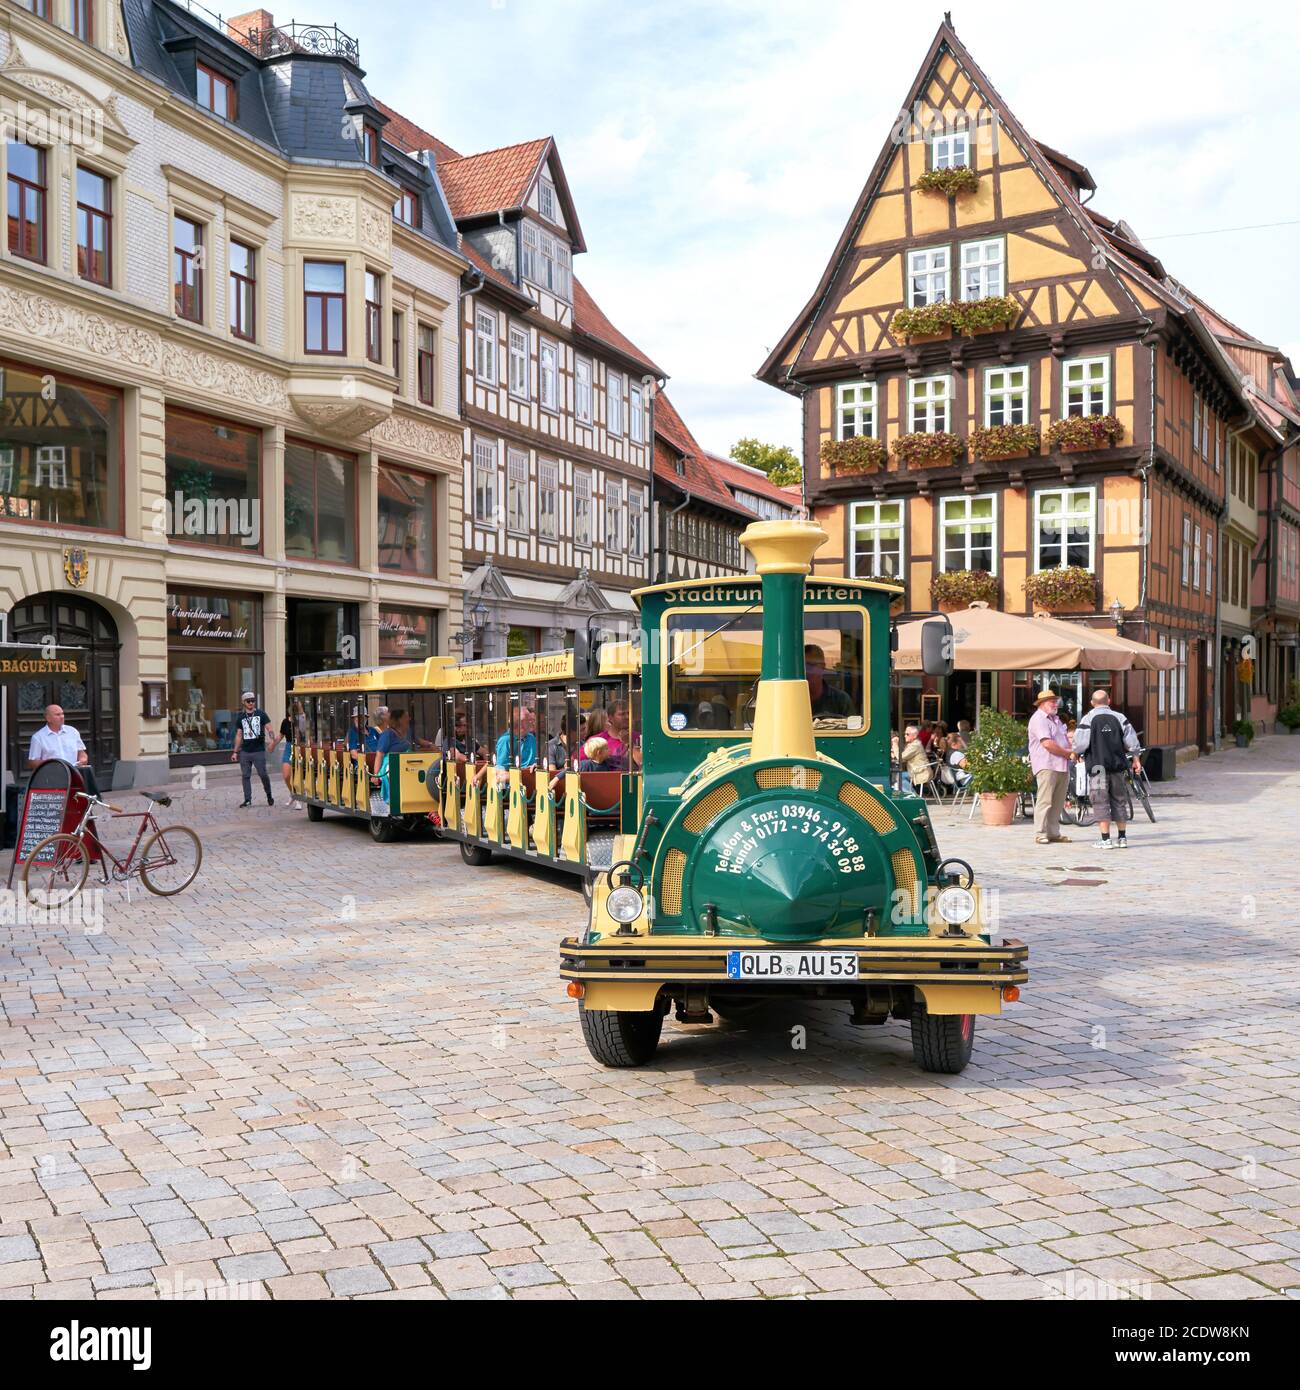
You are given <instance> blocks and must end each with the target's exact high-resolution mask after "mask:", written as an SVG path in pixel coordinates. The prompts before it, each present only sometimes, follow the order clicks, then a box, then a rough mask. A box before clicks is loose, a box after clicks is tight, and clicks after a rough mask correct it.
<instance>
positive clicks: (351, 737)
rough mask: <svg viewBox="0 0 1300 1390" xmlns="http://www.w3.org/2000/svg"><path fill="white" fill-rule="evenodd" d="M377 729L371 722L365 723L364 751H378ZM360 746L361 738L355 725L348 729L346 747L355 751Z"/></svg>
mask: <svg viewBox="0 0 1300 1390" xmlns="http://www.w3.org/2000/svg"><path fill="white" fill-rule="evenodd" d="M379 739H380V733H379V730H378V729H376V728H375V727H374V725H372V724H367V725H366V752H367V753H377V752H378V751H379ZM360 747H361V738H360V735H359V734H358V733H357V730H356V728H355V726H354V727H353V728H351V729H349V730H348V749H349V751H350V752H353V753H355V752H356V751H357V749H359V748H360Z"/></svg>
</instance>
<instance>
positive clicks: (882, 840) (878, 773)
mask: <svg viewBox="0 0 1300 1390" xmlns="http://www.w3.org/2000/svg"><path fill="white" fill-rule="evenodd" d="M825 539H826V536H825V533H824V532H823V531H822V530H821V528H820V527H819V526H817V525H816V524H815V523H813V522H800V521H790V522H760V523H756V524H755V525H752V526H751V527H749V529H748V530H747V531H746V532H745V534H744V535H743V536H742V537H741V541H742V544H744V545H745V546H746V547H747V548H748V549H749V550H750V551H751V552H752V553H753V554H754V556H755V559H756V561H757V568H758V576H757V577H756V578H754V577H749V578H740V579H729V580H717V579H713V580H696V581H681V582H678V583H673V584H665V585H659V586H656V587H653V588H649V589H645V590H642V591H640V593H639V594H637V595H636V597H637V599H638V601H639V603H640V605H641V617H642V630H641V670H642V691H641V704H642V713H643V719H642V745H641V748H642V755H643V756H642V769H641V784H640V786H639V788H638V792H639V797H638V801H639V804H638V807H637V815H636V816H635V817H633V818H631V819H629V818H626V817H625V819H624V833H621V834H620V835H619V837H618V839H617V841H616V845H615V850H614V854H615V860H616V862H615V863H614V864H613V865H611V866H610V868H609V870H607V871H606V872H604V873H603V874H601V875H600V876H599V878H598V879H597V882H596V888H595V893H594V896H593V901H592V905H591V911H590V917H589V921H588V925H587V928H586V930H585V931H584V932H583V933H582V934H581V936H579V937H575V938H572V939H569V940H566V941H565V942H564V943H563V944H562V946H561V975H562V977H563V978H565V979H566V980H567V981H568V982H569V985H568V989H569V994H570V995H571V996H572V997H574V998H575V999H577V1001H578V1010H579V1016H580V1021H581V1026H582V1032H583V1036H584V1038H585V1040H586V1042H587V1046H588V1048H589V1049H590V1051H591V1053H592V1055H593V1056H594V1057H595V1058H596V1059H597V1060H598V1061H600V1062H601V1063H603V1064H605V1065H607V1066H616V1067H619V1066H638V1065H641V1064H644V1063H645V1062H647V1061H648V1060H649V1059H650V1058H651V1057H652V1056H653V1054H654V1052H655V1049H656V1047H657V1045H658V1042H659V1038H660V1033H661V1030H662V1026H663V1019H664V1016H665V1015H666V1013H667V1012H668V1010H669V1009H670V1008H672V1009H675V1011H676V1016H677V1018H678V1019H679V1020H681V1021H683V1022H687V1023H702V1022H709V1021H711V1019H712V1016H713V1014H715V1013H716V1014H719V1015H721V1016H722V1017H724V1018H740V1017H744V1016H746V1015H748V1014H751V1013H754V1012H757V1011H758V1010H760V1009H762V1008H763V1006H764V1005H765V1004H766V1003H768V1002H770V1001H772V1000H774V999H777V998H787V999H788V998H789V997H791V996H792V995H803V996H806V997H809V998H814V999H822V1000H828V999H832V1000H842V1001H844V1002H845V1003H847V1004H848V1006H849V1007H850V1009H851V1016H852V1019H853V1022H854V1023H857V1024H883V1023H885V1022H887V1021H888V1020H889V1019H891V1018H893V1019H900V1020H905V1021H907V1022H908V1023H909V1024H910V1028H911V1034H912V1042H913V1050H914V1053H915V1056H916V1059H917V1061H918V1062H919V1064H920V1065H921V1066H922V1067H923V1068H924V1069H926V1070H930V1071H942V1072H957V1071H960V1070H962V1068H964V1067H965V1065H966V1063H967V1061H968V1060H969V1058H970V1055H971V1048H972V1045H973V1040H974V1033H975V1020H976V1017H977V1016H987V1015H993V1014H997V1013H1000V1012H1001V1009H1002V1005H1003V1002H1004V1000H1005V1001H1010V1000H1014V999H1015V998H1017V997H1018V994H1019V986H1020V985H1021V984H1023V983H1024V982H1025V980H1026V979H1027V978H1028V977H1027V972H1026V966H1025V961H1026V957H1027V951H1026V948H1025V947H1024V946H1023V945H1022V944H1021V943H1020V942H1017V941H1010V940H996V939H994V937H993V935H992V933H991V932H990V931H989V929H988V926H987V923H986V922H985V919H984V913H983V910H982V902H981V895H980V890H979V887H978V885H977V884H976V882H975V876H974V873H973V871H972V870H971V869H970V868H969V866H967V865H965V864H962V863H960V862H958V861H944V860H943V859H942V858H941V855H940V853H939V850H938V847H937V844H936V841H935V836H934V832H933V828H932V826H931V823H930V819H929V815H928V813H927V811H926V808H925V805H924V804H923V802H922V801H921V800H920V799H919V798H917V797H914V796H910V795H902V794H900V793H898V792H895V791H892V790H891V787H890V779H889V728H888V714H887V711H888V709H889V667H890V649H891V637H890V633H891V627H890V619H889V606H890V601H891V599H893V598H894V597H895V596H897V594H898V593H899V592H900V590H899V588H898V586H896V585H892V584H888V583H877V582H873V581H863V580H848V579H840V578H812V577H811V560H812V556H813V555H814V553H815V552H816V550H817V548H818V547H819V546H820V545H821V544H822V543H823V542H824V541H825ZM934 627H935V631H932V632H931V633H929V634H928V636H930V637H931V638H941V637H942V636H943V632H944V629H945V628H946V625H943V624H936V625H934ZM928 645H929V646H930V647H931V648H932V651H931V655H930V657H929V658H928V665H929V667H930V668H931V669H933V671H934V673H936V674H943V673H945V670H944V668H945V667H946V663H947V660H948V657H947V655H946V653H943V652H939V651H937V650H935V643H934V642H933V641H932V642H931V643H929V644H928Z"/></svg>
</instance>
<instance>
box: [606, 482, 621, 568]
mask: <svg viewBox="0 0 1300 1390" xmlns="http://www.w3.org/2000/svg"><path fill="white" fill-rule="evenodd" d="M623 528H624V517H623V480H622V479H621V478H606V479H605V553H606V554H607V555H621V554H622V553H623Z"/></svg>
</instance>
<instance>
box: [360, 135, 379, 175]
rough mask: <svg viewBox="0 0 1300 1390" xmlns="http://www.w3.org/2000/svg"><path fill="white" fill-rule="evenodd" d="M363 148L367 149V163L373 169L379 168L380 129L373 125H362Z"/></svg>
mask: <svg viewBox="0 0 1300 1390" xmlns="http://www.w3.org/2000/svg"><path fill="white" fill-rule="evenodd" d="M361 141H362V148H363V149H364V151H365V159H366V163H367V164H369V165H370V167H371V168H372V169H378V168H379V131H378V130H377V129H376V128H375V127H374V126H372V125H368V126H363V127H362V137H361Z"/></svg>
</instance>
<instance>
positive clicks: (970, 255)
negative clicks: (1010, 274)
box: [961, 237, 1007, 303]
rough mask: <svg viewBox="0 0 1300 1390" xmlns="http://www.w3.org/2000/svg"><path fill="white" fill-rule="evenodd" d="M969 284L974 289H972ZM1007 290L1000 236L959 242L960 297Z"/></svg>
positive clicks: (984, 296)
mask: <svg viewBox="0 0 1300 1390" xmlns="http://www.w3.org/2000/svg"><path fill="white" fill-rule="evenodd" d="M972 284H973V285H974V287H975V290H976V291H977V293H974V294H972V293H971V286H972ZM1006 292H1007V248H1006V242H1005V241H1003V239H1002V238H1001V237H990V238H988V239H986V240H984V241H964V242H962V244H961V297H962V299H963V300H965V301H966V302H967V303H969V302H971V301H973V300H976V299H989V298H992V297H993V296H994V295H1004V294H1006Z"/></svg>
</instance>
